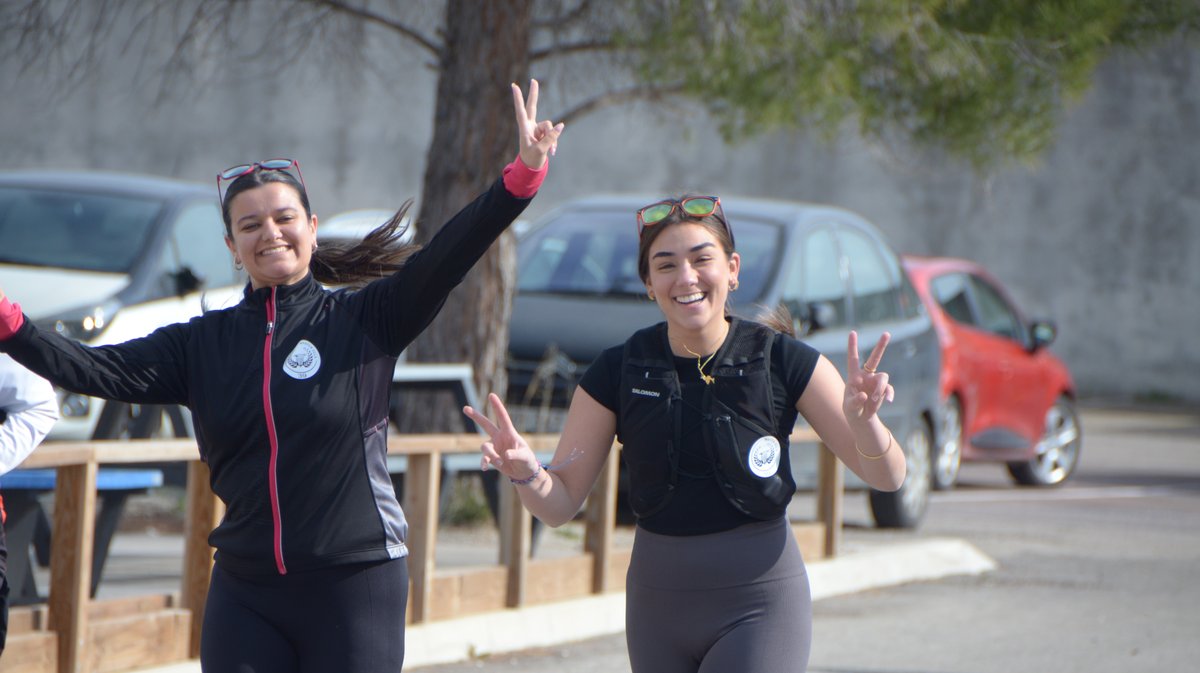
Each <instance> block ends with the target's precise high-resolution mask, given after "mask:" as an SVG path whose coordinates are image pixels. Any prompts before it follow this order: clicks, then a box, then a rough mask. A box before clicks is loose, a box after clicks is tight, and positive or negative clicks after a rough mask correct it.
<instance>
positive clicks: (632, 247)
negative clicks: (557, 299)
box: [517, 213, 645, 294]
mask: <svg viewBox="0 0 1200 673" xmlns="http://www.w3.org/2000/svg"><path fill="white" fill-rule="evenodd" d="M615 226H616V223H615V222H612V221H610V220H609V219H608V218H604V217H602V216H597V215H596V214H593V213H582V214H579V215H574V216H571V217H570V218H566V217H564V218H562V219H558V220H555V221H554V222H552V223H550V224H549V225H547V226H545V227H543V228H542V229H539V230H538V231H536V232H531V233H530V237H531V240H530V241H529V244H531V245H529V244H527V245H525V246H523V247H524V248H525V249H526V250H528V252H526V253H523V254H522V255H521V260H520V273H519V274H518V279H517V284H518V288H519V289H521V290H524V291H533V292H568V293H569V292H579V293H585V294H591V293H598V294H602V293H610V292H615V293H628V294H641V293H643V292H645V288H644V287H643V284H642V281H641V279H640V278H638V273H637V248H636V246H637V239H636V237H634V236H632V235H625V236H620V235H617V231H618V230H617V229H616V228H615Z"/></svg>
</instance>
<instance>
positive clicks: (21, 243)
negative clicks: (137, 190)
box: [0, 187, 163, 273]
mask: <svg viewBox="0 0 1200 673" xmlns="http://www.w3.org/2000/svg"><path fill="white" fill-rule="evenodd" d="M162 208H163V203H162V201H159V200H154V199H148V198H134V197H127V196H107V195H103V194H90V193H77V192H65V191H56V190H50V189H45V190H41V189H26V188H15V187H0V262H3V263H8V264H26V265H30V266H52V267H57V268H64V269H78V270H81V271H101V272H111V273H125V272H128V271H129V269H130V268H131V267H132V266H133V263H134V262H135V261H136V260H137V257H138V255H139V254H140V253H141V251H142V248H143V244H144V242H145V240H146V236H147V235H148V234H149V232H150V228H151V226H152V225H153V223H154V221H155V219H157V218H158V215H159V213H160V212H161V211H162Z"/></svg>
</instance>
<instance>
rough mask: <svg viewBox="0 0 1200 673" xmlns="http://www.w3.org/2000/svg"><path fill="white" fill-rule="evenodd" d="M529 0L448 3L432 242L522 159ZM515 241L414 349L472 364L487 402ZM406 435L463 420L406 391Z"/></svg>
mask: <svg viewBox="0 0 1200 673" xmlns="http://www.w3.org/2000/svg"><path fill="white" fill-rule="evenodd" d="M531 12H532V0H489V1H488V2H475V1H474V0H449V2H447V4H446V23H445V26H446V35H445V41H444V44H445V49H444V52H443V53H442V55H441V62H440V64H439V71H440V72H439V77H438V88H437V102H436V108H435V112H434V115H435V117H434V130H433V141H432V143H431V144H430V146H429V156H428V159H427V161H426V168H425V182H424V188H423V192H422V194H421V202H420V218H419V220H418V225H417V236H418V240H427V239H428V238H429V237H430V236H431V235H432V234H433V233H434V231H436V230H437V228H439V227H440V226H441V224H442V223H443V222H445V221H446V219H447V218H449V217H450V216H452V215H453V214H454V213H455V212H457V211H458V210H459V209H461V208H462V207H463V206H465V205H466V204H467V203H469V202H470V201H471V200H472V199H474V198H475V197H476V196H477V195H478V194H479V193H480V192H482V191H483V190H485V189H487V187H488V186H489V185H490V184H491V183H492V181H494V180H496V179H497V178H498V177H499V176H500V171H501V169H503V167H504V166H505V165H506V164H507V163H508V162H509V161H511V160H512V159H513V157H515V156H516V153H517V131H516V123H515V121H514V117H513V105H512V94H511V92H510V90H509V86H508V85H509V83H510V82H517V83H519V84H521V85H522V89H523V90H527V84H528V82H527V80H528V72H529V30H530V27H529V24H530V18H531ZM515 248H516V243H515V240H514V237H513V235H512V234H511V233H508V232H506V233H505V234H504V235H503V236H501V238H500V240H499V241H498V242H497V244H495V245H493V246H492V248H491V249H490V250H489V251H488V252H487V254H486V255H484V257H483V258H482V259H481V260H479V262H478V263H477V264H476V265H475V268H474V269H473V270H472V271H471V272H470V273H469V274H468V275H467V277H466V279H465V280H464V281H463V284H462V285H461V286H459V287H458V288H457V289H455V290H454V291H453V292H452V293H451V294H450V297H449V298H448V299H447V301H446V305H445V306H444V307H443V308H442V311H441V313H440V314H439V315H438V317H437V319H436V320H434V322H433V323H432V324H431V325H430V326H429V328H428V329H426V330H425V332H424V334H422V335H421V336H420V337H419V338H418V339H417V340H416V341H415V342H414V343H413V344H412V346H410V347H409V349H408V358H409V360H410V361H419V362H469V363H471V364H472V365H473V366H474V368H475V384H476V387H477V388H478V390H479V393H480V395H481V399H482V396H486V394H487V393H488V392H496V393H498V394H499V395H501V396H503V395H504V391H505V388H506V387H507V385H508V380H507V374H506V372H505V354H506V353H507V351H508V321H509V316H510V315H511V314H512V299H513V291H514V288H515V286H516V254H515V253H516V251H515ZM400 404H401V407H400V415H399V421H400V429H401V431H403V432H429V431H440V432H445V431H453V430H458V429H460V428H462V427H463V425H462V423H463V418H464V417H463V415H462V412H461V410H459V409H458V408H457V405H456V404H454V402H453V400H452V398H451V397H450V396H448V395H447V396H444V397H441V396H431V395H428V394H416V393H407V394H405V395H404V396H403V397H402V398H401V399H400Z"/></svg>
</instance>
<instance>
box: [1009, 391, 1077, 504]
mask: <svg viewBox="0 0 1200 673" xmlns="http://www.w3.org/2000/svg"><path fill="white" fill-rule="evenodd" d="M1082 444H1083V433H1082V431H1081V430H1080V427H1079V415H1078V414H1077V413H1075V403H1074V402H1072V401H1071V400H1070V399H1069V398H1067V397H1059V398H1058V400H1056V401H1055V402H1054V406H1052V407H1050V409H1049V410H1048V411H1047V412H1046V423H1045V429H1044V431H1043V433H1042V438H1041V439H1040V440H1038V443H1037V449H1036V455H1034V457H1033V459H1031V460H1029V461H1026V462H1020V463H1009V464H1008V471H1009V473H1010V474H1011V475H1012V477H1013V480H1014V481H1016V482H1017V483H1018V484H1021V485H1022V486H1056V485H1058V484H1061V483H1063V482H1064V481H1066V480H1067V477H1070V476H1071V473H1072V472H1074V471H1075V466H1076V465H1077V464H1078V463H1079V451H1080V448H1081V446H1082Z"/></svg>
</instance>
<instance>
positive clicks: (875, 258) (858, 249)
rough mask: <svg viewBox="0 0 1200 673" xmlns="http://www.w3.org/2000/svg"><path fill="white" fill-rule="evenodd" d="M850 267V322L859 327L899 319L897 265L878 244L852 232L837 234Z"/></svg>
mask: <svg viewBox="0 0 1200 673" xmlns="http://www.w3.org/2000/svg"><path fill="white" fill-rule="evenodd" d="M838 237H839V240H840V241H841V243H842V250H843V251H844V252H845V254H846V259H847V260H848V262H849V265H850V282H851V285H852V286H853V288H854V320H855V323H856V324H859V325H869V324H871V323H877V322H886V321H891V320H897V319H899V318H900V275H901V274H900V263H899V262H898V261H897V260H896V259H895V256H894V255H892V254H891V253H890V252H889V251H885V250H883V249H881V247H880V246H879V244H878V243H876V242H875V241H874V240H872V239H871V238H869V237H867V236H866V235H864V234H862V233H860V232H858V231H855V230H853V229H840V230H838Z"/></svg>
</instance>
